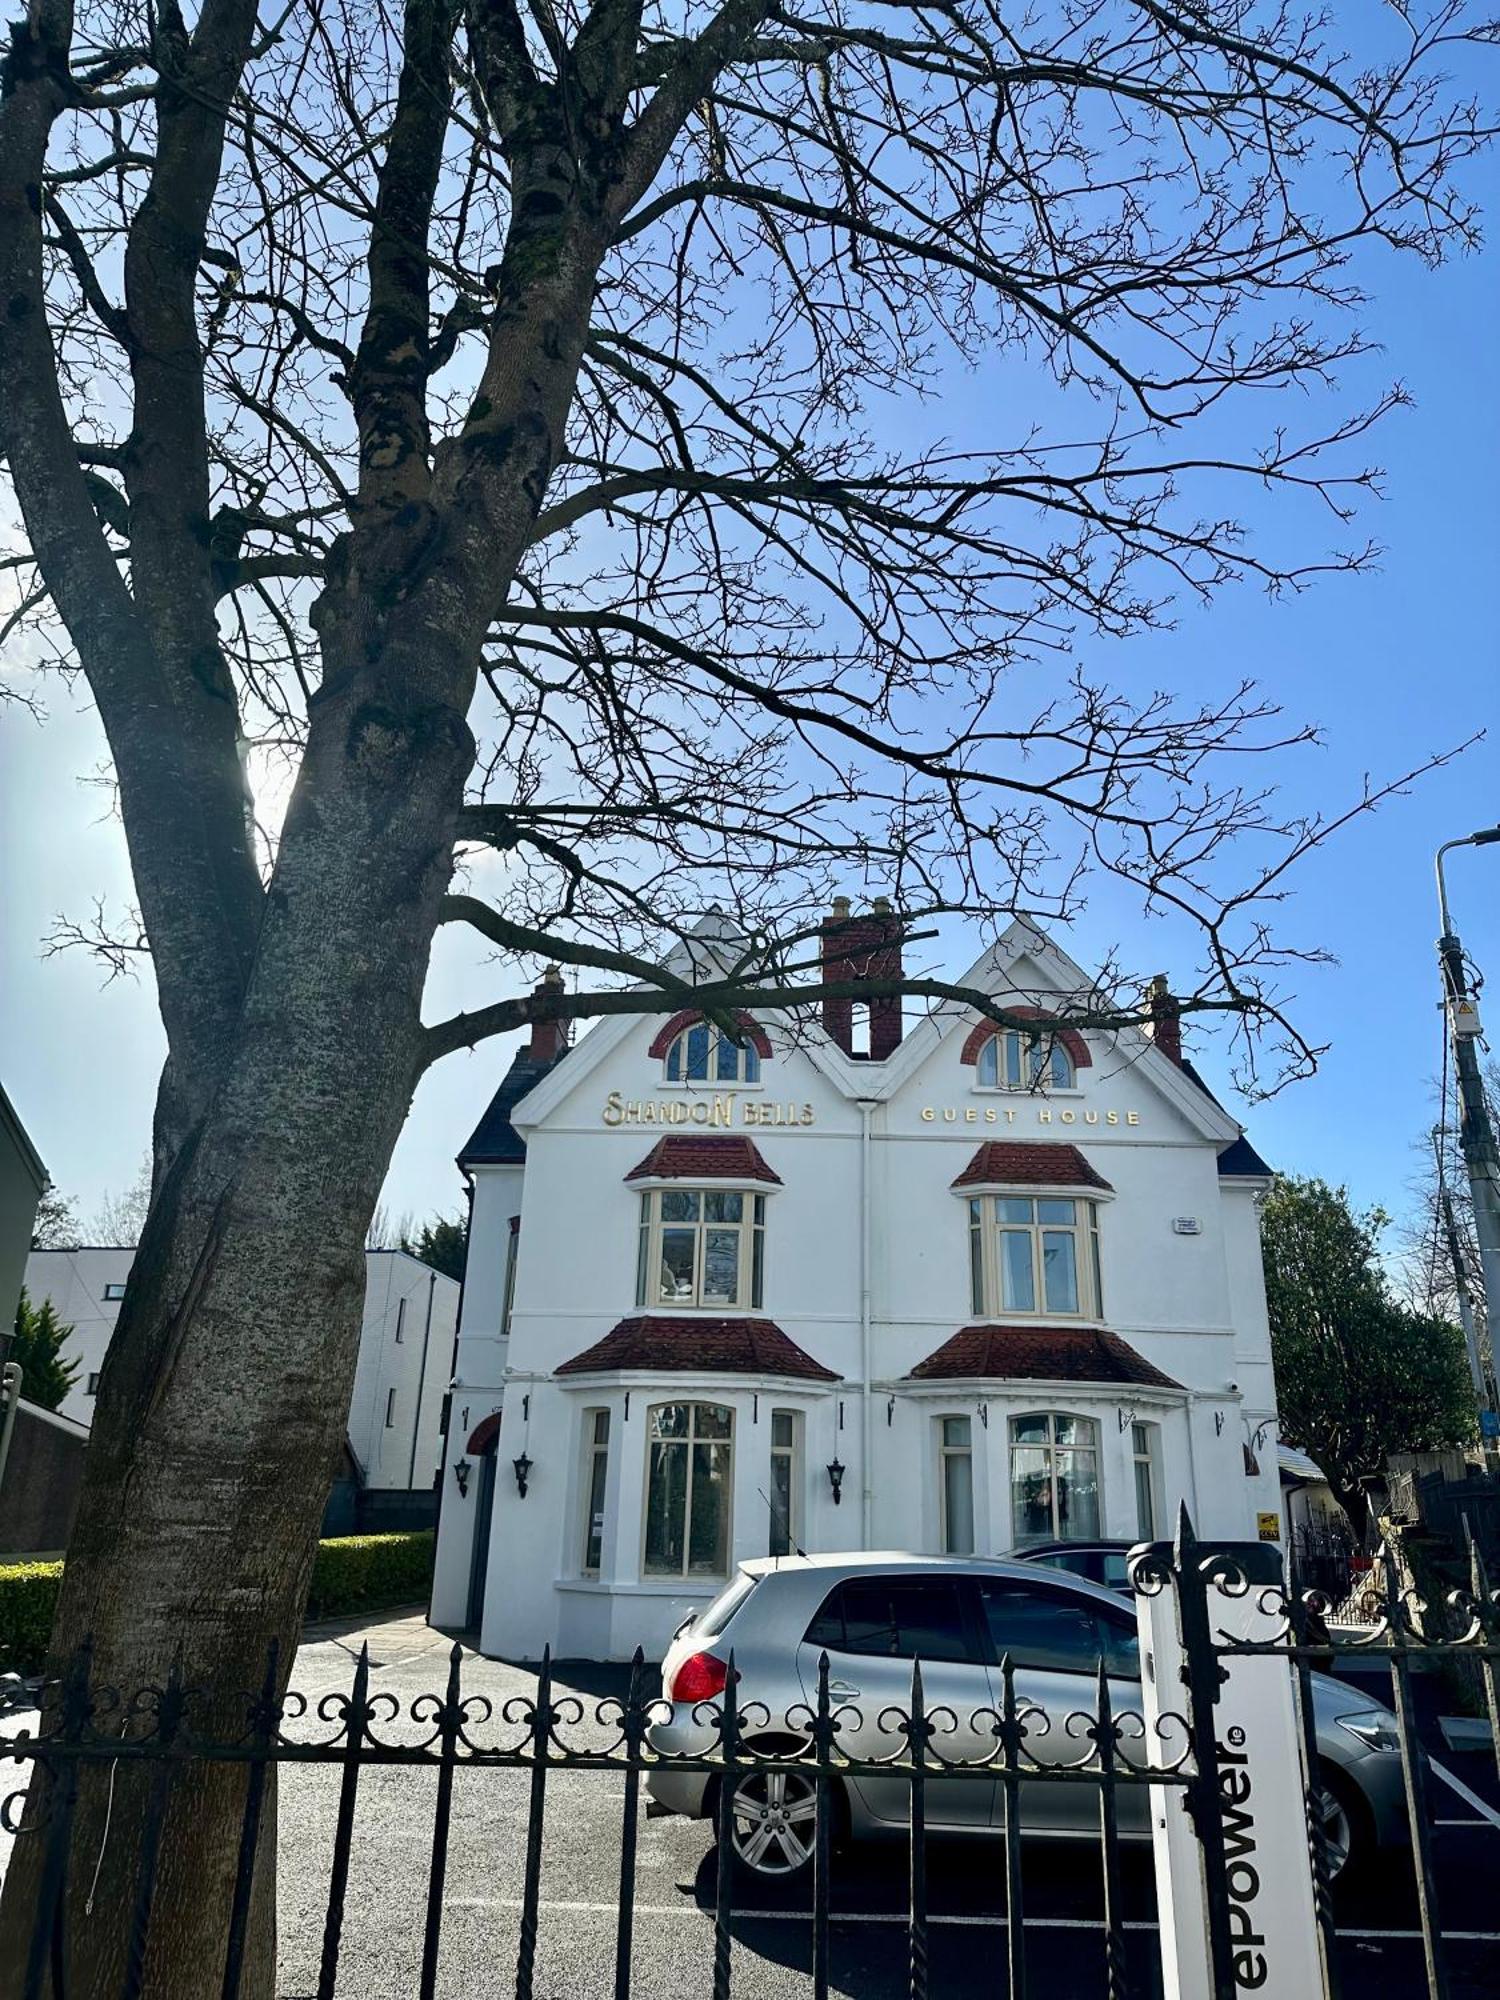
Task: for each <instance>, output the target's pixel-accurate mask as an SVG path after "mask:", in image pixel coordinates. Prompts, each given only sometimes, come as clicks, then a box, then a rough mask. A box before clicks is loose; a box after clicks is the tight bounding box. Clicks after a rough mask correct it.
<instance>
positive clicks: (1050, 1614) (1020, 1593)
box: [979, 1581, 1099, 1728]
mask: <svg viewBox="0 0 1500 2000" xmlns="http://www.w3.org/2000/svg"><path fill="white" fill-rule="evenodd" d="M979 1593H980V1597H981V1599H982V1600H983V1603H984V1617H985V1623H986V1624H987V1625H988V1626H989V1629H990V1641H991V1643H992V1644H993V1646H994V1648H995V1652H996V1654H997V1655H998V1656H999V1657H1000V1658H1002V1659H1003V1658H1004V1657H1005V1655H1006V1654H1007V1653H1009V1654H1010V1657H1011V1662H1012V1664H1013V1665H1014V1666H1016V1667H1020V1668H1025V1667H1029V1668H1031V1669H1032V1671H1033V1672H1036V1673H1053V1674H1058V1673H1061V1674H1088V1673H1093V1672H1095V1671H1096V1669H1097V1666H1098V1660H1099V1637H1098V1634H1097V1632H1096V1631H1095V1628H1094V1620H1093V1617H1092V1615H1091V1614H1090V1613H1089V1612H1088V1611H1087V1610H1086V1609H1085V1608H1084V1607H1083V1606H1082V1605H1080V1604H1074V1603H1071V1602H1070V1601H1069V1600H1068V1599H1067V1598H1066V1597H1065V1596H1063V1595H1062V1593H1061V1592H1056V1593H1054V1592H1052V1591H1050V1590H1028V1589H1027V1588H1026V1587H1025V1586H1024V1585H1020V1586H1016V1585H1011V1584H1003V1583H995V1582H988V1581H981V1583H980V1586H979ZM1058 1720H1059V1718H1054V1723H1053V1726H1054V1728H1055V1727H1057V1723H1058Z"/></svg>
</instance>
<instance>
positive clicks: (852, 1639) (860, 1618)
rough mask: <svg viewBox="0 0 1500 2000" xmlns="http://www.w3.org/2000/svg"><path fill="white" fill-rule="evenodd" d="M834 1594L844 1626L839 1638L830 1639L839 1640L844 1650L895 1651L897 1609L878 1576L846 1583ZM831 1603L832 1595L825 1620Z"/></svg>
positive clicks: (824, 1613)
mask: <svg viewBox="0 0 1500 2000" xmlns="http://www.w3.org/2000/svg"><path fill="white" fill-rule="evenodd" d="M834 1597H835V1598H836V1599H837V1600H838V1607H839V1614H840V1621H839V1622H840V1626H841V1628H842V1629H841V1634H840V1640H835V1641H832V1642H831V1643H834V1644H838V1645H839V1646H840V1650H841V1651H842V1652H845V1653H875V1654H884V1655H886V1656H887V1657H889V1656H890V1655H892V1654H894V1653H895V1651H896V1648H897V1645H898V1643H899V1635H898V1633H897V1631H896V1617H895V1611H894V1609H893V1607H892V1604H891V1597H890V1591H889V1589H888V1588H887V1587H886V1585H885V1584H884V1583H882V1582H881V1581H880V1579H879V1578H876V1577H872V1578H870V1579H869V1580H868V1581H861V1582H854V1583H846V1584H844V1585H842V1587H841V1588H840V1589H839V1590H837V1591H835V1593H834ZM832 1606H833V1600H832V1599H830V1601H829V1603H828V1604H825V1605H824V1607H823V1619H824V1621H827V1620H828V1617H829V1613H830V1611H831V1609H832ZM824 1643H825V1644H828V1643H830V1642H829V1641H825V1642H824Z"/></svg>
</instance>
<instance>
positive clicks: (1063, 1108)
mask: <svg viewBox="0 0 1500 2000" xmlns="http://www.w3.org/2000/svg"><path fill="white" fill-rule="evenodd" d="M787 1109H788V1112H790V1110H791V1106H790V1105H789V1106H788V1107H787ZM768 1110H769V1107H768V1106H762V1107H761V1118H762V1123H764V1122H765V1114H766V1112H767V1111H768ZM811 1112H812V1106H811V1105H810V1104H809V1105H804V1106H803V1112H802V1121H801V1122H802V1123H803V1124H804V1125H810V1124H811V1123H812V1117H811ZM1002 1112H1003V1113H1004V1118H1005V1123H1006V1124H1007V1125H1014V1124H1015V1122H1016V1120H1017V1118H1018V1117H1019V1118H1020V1119H1021V1120H1022V1122H1023V1123H1026V1122H1029V1121H1028V1113H1029V1114H1030V1117H1031V1118H1034V1119H1035V1121H1036V1123H1037V1124H1038V1125H1077V1124H1079V1123H1080V1122H1081V1123H1082V1124H1084V1125H1139V1124H1140V1122H1141V1114H1140V1112H1139V1111H1084V1110H1080V1109H1075V1107H1074V1106H1072V1105H1061V1104H1059V1105H1052V1104H1029V1105H1026V1106H1024V1107H1022V1108H1020V1109H1019V1110H1018V1109H1017V1107H1016V1106H1015V1105H1012V1104H1006V1105H994V1104H986V1105H983V1106H980V1105H964V1106H961V1107H960V1106H957V1105H952V1104H924V1105H922V1106H921V1107H920V1109H919V1110H918V1112H917V1116H918V1117H919V1118H920V1119H921V1121H922V1123H923V1124H924V1125H936V1124H938V1123H942V1124H944V1125H998V1124H999V1122H1000V1118H1001V1114H1002ZM606 1122H609V1121H608V1120H607V1119H606ZM615 1122H618V1121H615ZM746 1122H747V1123H750V1122H751V1120H750V1117H749V1108H748V1107H747V1108H746ZM777 1122H779V1120H778V1121H777ZM788 1122H791V1121H790V1120H789V1121H788Z"/></svg>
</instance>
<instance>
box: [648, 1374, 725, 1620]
mask: <svg viewBox="0 0 1500 2000" xmlns="http://www.w3.org/2000/svg"><path fill="white" fill-rule="evenodd" d="M678 1403H685V1404H686V1405H687V1407H688V1410H689V1412H690V1415H689V1418H688V1428H687V1432H686V1434H685V1436H683V1437H681V1438H657V1439H653V1438H652V1435H651V1431H652V1420H653V1419H654V1417H655V1415H656V1412H657V1411H658V1410H665V1409H670V1408H672V1406H673V1405H674V1404H678ZM700 1409H707V1410H713V1411H715V1412H716V1413H719V1414H722V1415H724V1416H727V1417H728V1419H729V1435H728V1436H727V1437H709V1438H700V1437H699V1436H698V1412H699V1410H700ZM736 1428H737V1424H736V1412H735V1409H734V1406H733V1405H732V1404H730V1403H714V1402H710V1401H709V1400H708V1398H707V1397H703V1396H699V1397H696V1398H695V1397H692V1396H665V1397H663V1398H662V1400H661V1401H660V1402H659V1403H653V1404H652V1405H651V1406H650V1408H649V1409H648V1410H647V1412H646V1423H645V1433H646V1439H645V1443H646V1465H645V1477H644V1478H643V1479H642V1481H641V1575H642V1576H643V1577H680V1578H681V1579H682V1581H683V1582H684V1583H693V1584H698V1583H714V1582H722V1581H723V1580H724V1579H725V1578H727V1577H728V1576H729V1574H730V1572H731V1571H732V1570H733V1568H734V1469H735V1468H734V1461H735V1443H736V1438H735V1431H736ZM653 1443H656V1444H665V1445H666V1446H667V1448H668V1449H669V1450H681V1451H684V1452H686V1454H687V1462H688V1476H687V1480H686V1483H685V1485H684V1488H683V1511H682V1567H681V1568H680V1569H653V1568H652V1567H651V1566H650V1563H649V1562H648V1560H647V1545H646V1538H647V1535H648V1534H649V1532H650V1528H651V1447H652V1445H653ZM695 1444H715V1445H718V1446H720V1447H721V1448H722V1449H723V1450H724V1452H725V1453H726V1455H727V1464H726V1476H725V1480H724V1493H725V1496H726V1505H727V1506H728V1509H729V1518H728V1521H727V1523H726V1531H725V1535H724V1551H725V1554H724V1567H723V1569H722V1570H715V1571H712V1572H710V1571H708V1570H694V1569H690V1568H689V1567H688V1561H689V1557H690V1556H691V1553H692V1547H693V1446H694V1445H695Z"/></svg>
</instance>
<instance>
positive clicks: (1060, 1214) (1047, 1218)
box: [1036, 1201, 1077, 1225]
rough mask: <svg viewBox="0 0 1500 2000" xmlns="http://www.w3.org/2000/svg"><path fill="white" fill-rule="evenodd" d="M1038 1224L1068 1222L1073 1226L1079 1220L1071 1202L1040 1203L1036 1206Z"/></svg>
mask: <svg viewBox="0 0 1500 2000" xmlns="http://www.w3.org/2000/svg"><path fill="white" fill-rule="evenodd" d="M1036 1219H1037V1221H1038V1222H1066V1223H1068V1224H1069V1225H1071V1224H1072V1223H1073V1222H1075V1221H1076V1220H1077V1217H1076V1216H1075V1214H1074V1211H1073V1204H1072V1202H1070V1201H1039V1202H1038V1203H1037V1205H1036Z"/></svg>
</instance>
